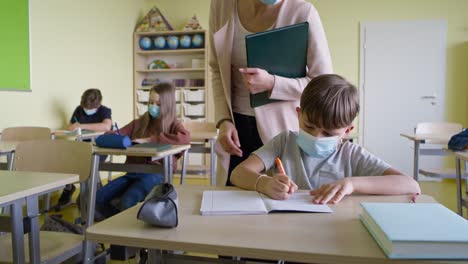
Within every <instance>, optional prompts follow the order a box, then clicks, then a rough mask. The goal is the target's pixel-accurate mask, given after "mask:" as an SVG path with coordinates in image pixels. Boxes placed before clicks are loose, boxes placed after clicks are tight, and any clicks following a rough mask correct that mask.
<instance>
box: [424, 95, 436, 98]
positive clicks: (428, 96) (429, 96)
mask: <svg viewBox="0 0 468 264" xmlns="http://www.w3.org/2000/svg"><path fill="white" fill-rule="evenodd" d="M436 98H437V96H435V95H425V96H421V99H436Z"/></svg>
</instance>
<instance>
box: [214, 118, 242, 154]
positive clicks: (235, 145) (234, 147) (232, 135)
mask: <svg viewBox="0 0 468 264" xmlns="http://www.w3.org/2000/svg"><path fill="white" fill-rule="evenodd" d="M219 143H220V144H221V147H223V149H224V151H226V152H227V153H229V154H231V155H236V156H239V157H242V150H241V149H240V142H239V136H238V135H237V129H236V127H235V126H234V124H233V123H231V122H229V121H225V122H223V123H222V124H221V126H220V127H219Z"/></svg>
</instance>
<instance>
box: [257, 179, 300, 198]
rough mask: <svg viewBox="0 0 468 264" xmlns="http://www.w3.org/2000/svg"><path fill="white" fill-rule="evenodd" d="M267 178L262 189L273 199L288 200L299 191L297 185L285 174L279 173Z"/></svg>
mask: <svg viewBox="0 0 468 264" xmlns="http://www.w3.org/2000/svg"><path fill="white" fill-rule="evenodd" d="M265 179H266V180H265V183H264V184H263V186H262V189H261V190H260V191H261V192H263V193H264V194H266V195H268V196H269V197H270V198H272V199H275V200H286V199H288V198H289V196H291V195H292V194H293V193H294V192H295V191H297V185H296V184H295V183H294V182H293V181H292V180H291V179H289V177H288V176H286V175H284V174H281V173H278V174H275V175H274V176H273V177H271V178H269V177H268V178H267V177H265Z"/></svg>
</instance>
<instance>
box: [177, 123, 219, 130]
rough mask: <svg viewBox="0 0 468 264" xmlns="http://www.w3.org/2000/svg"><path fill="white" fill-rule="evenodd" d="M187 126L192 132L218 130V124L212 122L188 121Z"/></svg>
mask: <svg viewBox="0 0 468 264" xmlns="http://www.w3.org/2000/svg"><path fill="white" fill-rule="evenodd" d="M184 125H185V128H187V130H188V131H190V132H216V131H217V129H216V124H215V123H211V122H198V121H187V122H184Z"/></svg>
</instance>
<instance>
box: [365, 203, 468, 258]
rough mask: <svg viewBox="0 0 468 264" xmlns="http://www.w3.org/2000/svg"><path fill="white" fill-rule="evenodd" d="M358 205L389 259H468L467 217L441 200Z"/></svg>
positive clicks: (368, 226)
mask: <svg viewBox="0 0 468 264" xmlns="http://www.w3.org/2000/svg"><path fill="white" fill-rule="evenodd" d="M361 206H362V209H363V211H362V214H361V216H360V218H361V222H362V223H363V224H364V225H365V226H366V228H367V229H368V230H369V232H370V233H371V234H372V236H373V237H374V239H375V240H376V241H377V243H378V244H379V246H380V247H381V248H382V250H383V251H384V252H385V254H387V256H388V257H389V258H391V259H468V221H467V220H466V219H464V218H462V217H461V216H459V215H457V214H455V213H454V212H452V211H450V210H449V209H448V208H446V207H444V206H443V205H441V204H438V203H361Z"/></svg>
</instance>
